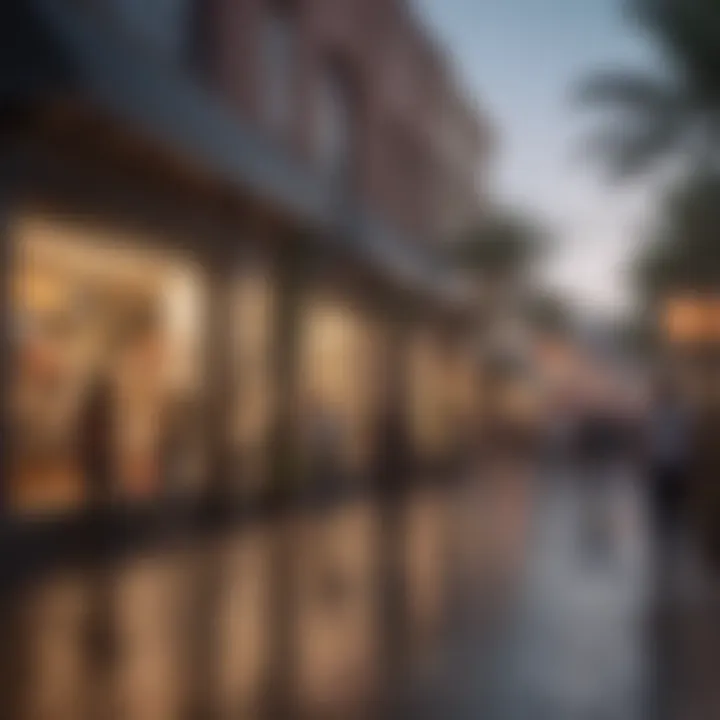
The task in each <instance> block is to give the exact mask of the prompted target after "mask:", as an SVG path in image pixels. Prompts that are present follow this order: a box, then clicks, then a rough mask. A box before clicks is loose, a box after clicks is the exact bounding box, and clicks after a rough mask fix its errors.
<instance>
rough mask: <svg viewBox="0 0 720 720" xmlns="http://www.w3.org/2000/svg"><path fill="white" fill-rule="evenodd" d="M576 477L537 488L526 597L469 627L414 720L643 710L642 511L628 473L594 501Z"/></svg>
mask: <svg viewBox="0 0 720 720" xmlns="http://www.w3.org/2000/svg"><path fill="white" fill-rule="evenodd" d="M580 487H581V486H580V485H579V483H578V482H577V479H575V478H570V477H566V478H553V479H552V480H549V481H546V482H545V484H542V483H539V484H538V490H537V496H536V499H535V504H534V510H533V527H532V530H531V533H530V536H529V538H528V547H527V554H526V562H525V570H524V573H523V578H522V582H521V584H520V587H519V590H518V592H517V593H516V595H515V596H514V598H512V599H511V600H510V601H509V602H508V604H507V607H506V611H507V612H506V614H505V621H504V623H502V624H501V625H497V626H496V627H495V628H494V629H493V632H491V633H489V634H488V631H487V628H480V627H478V628H474V629H473V628H468V627H465V628H463V629H462V631H461V632H460V633H458V637H457V638H455V640H454V641H453V643H452V650H451V652H450V653H449V654H448V656H447V659H446V664H445V666H444V668H445V670H444V673H443V674H442V676H439V677H438V681H437V682H436V683H435V685H433V686H432V687H427V686H426V687H425V688H424V689H423V690H422V691H418V693H417V695H416V697H415V698H414V701H413V702H412V703H411V704H410V707H409V708H408V710H407V716H408V717H412V718H418V719H419V718H443V719H446V718H449V719H450V720H465V719H466V718H467V719H468V720H470V719H471V718H480V717H481V718H484V719H485V718H487V719H490V720H494V719H495V718H497V720H545V719H547V720H566V719H567V720H584V719H585V718H587V719H588V720H639V719H640V718H644V717H645V711H646V708H647V707H648V703H647V700H648V695H647V692H648V665H649V664H648V656H647V644H646V642H645V634H644V628H645V623H644V619H645V617H646V610H647V607H648V600H649V596H648V592H647V589H648V579H649V578H648V569H649V553H648V543H647V533H646V530H645V527H646V525H645V521H644V518H643V512H642V503H641V501H640V498H639V496H638V493H637V490H636V489H635V487H634V485H633V483H632V482H631V481H630V479H629V478H623V477H622V474H621V473H618V476H617V477H616V478H614V479H613V481H612V482H611V483H610V484H609V485H608V487H607V488H606V491H605V492H603V493H602V494H601V495H600V496H598V497H595V498H592V502H593V507H594V508H595V509H596V510H597V511H598V513H601V515H599V516H598V517H601V519H602V520H603V521H604V522H603V523H602V524H603V525H605V526H606V529H607V530H608V532H607V540H608V543H607V545H605V544H604V542H603V537H602V535H601V534H600V533H598V536H597V538H593V536H592V534H589V533H588V532H587V528H588V527H589V526H591V523H590V522H589V519H590V520H591V519H592V517H593V516H592V515H591V514H589V513H588V510H587V508H588V506H587V503H586V502H585V500H586V496H585V495H584V494H583V492H581V491H580V490H579V488H580Z"/></svg>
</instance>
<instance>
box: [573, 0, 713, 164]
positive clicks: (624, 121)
mask: <svg viewBox="0 0 720 720" xmlns="http://www.w3.org/2000/svg"><path fill="white" fill-rule="evenodd" d="M628 8H629V11H630V16H631V18H632V19H633V21H634V22H635V23H636V24H637V26H638V27H639V28H640V30H641V31H643V32H644V33H645V34H646V35H648V36H649V37H650V39H651V40H652V41H654V44H655V46H656V48H657V49H658V50H659V52H660V55H661V57H662V58H663V61H664V62H663V64H662V65H661V66H659V67H658V68H657V70H656V71H655V72H654V73H652V72H641V71H635V70H626V71H622V70H621V71H617V72H602V73H598V74H596V75H594V76H592V77H590V78H589V79H587V80H586V81H585V82H584V83H583V84H582V85H581V86H580V88H578V91H577V95H576V97H577V100H578V101H579V102H580V103H581V104H582V105H584V106H586V107H592V108H605V109H607V110H609V111H610V112H611V116H610V118H609V120H608V122H607V123H606V124H605V125H604V126H603V128H602V130H601V131H600V132H599V133H598V134H597V135H596V136H595V137H594V138H593V139H592V140H591V143H590V145H591V149H592V150H593V152H594V153H596V154H598V155H599V156H601V158H602V160H603V161H604V162H605V163H606V165H607V166H608V167H609V168H610V169H611V171H613V172H614V173H615V174H617V175H618V176H620V177H623V176H628V175H636V174H639V173H642V172H645V171H647V170H650V169H651V168H653V167H654V166H655V165H656V163H657V162H658V161H661V160H665V159H673V160H676V161H680V162H682V163H683V164H685V165H686V166H688V167H691V168H711V169H712V168H717V167H718V166H719V165H720V152H719V149H720V142H719V141H720V0H629V2H628Z"/></svg>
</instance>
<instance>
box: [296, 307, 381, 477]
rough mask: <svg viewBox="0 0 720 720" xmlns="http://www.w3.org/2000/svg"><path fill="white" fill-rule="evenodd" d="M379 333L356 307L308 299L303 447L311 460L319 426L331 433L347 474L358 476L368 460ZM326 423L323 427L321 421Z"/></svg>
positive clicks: (303, 348) (304, 337)
mask: <svg viewBox="0 0 720 720" xmlns="http://www.w3.org/2000/svg"><path fill="white" fill-rule="evenodd" d="M376 335H377V329H376V328H375V327H374V325H373V324H372V323H371V322H370V321H369V320H367V319H366V318H365V317H363V315H362V314H361V313H360V311H359V310H358V309H357V308H354V307H352V306H350V305H349V304H345V303H342V302H339V301H337V300H336V299H334V298H330V297H314V298H311V299H310V300H309V302H308V304H307V309H306V310H305V314H304V318H303V323H302V333H301V353H300V358H301V361H300V373H301V375H300V377H301V382H300V385H301V398H300V401H301V416H302V419H303V426H302V428H301V433H302V434H303V436H304V437H303V440H304V442H303V448H304V451H305V452H304V454H305V456H306V459H307V460H308V461H310V455H312V452H313V450H312V446H313V444H314V440H316V439H317V438H316V435H317V434H318V433H316V432H314V430H315V429H316V428H317V427H318V426H319V425H322V426H324V427H327V428H328V430H329V431H331V432H332V435H333V441H332V443H330V444H331V445H332V446H334V447H336V448H337V455H338V457H337V458H336V460H337V461H338V464H339V466H340V469H341V470H342V471H343V472H345V473H362V472H364V471H365V470H367V469H368V468H369V463H370V462H371V459H372V444H373V439H374V438H373V422H374V419H375V414H376V405H377V397H376V392H375V390H376V387H375V380H376V379H377V376H378V370H377V363H378V361H379V357H378V355H377V352H376V349H377V342H376V340H375V338H376ZM324 420H327V422H324Z"/></svg>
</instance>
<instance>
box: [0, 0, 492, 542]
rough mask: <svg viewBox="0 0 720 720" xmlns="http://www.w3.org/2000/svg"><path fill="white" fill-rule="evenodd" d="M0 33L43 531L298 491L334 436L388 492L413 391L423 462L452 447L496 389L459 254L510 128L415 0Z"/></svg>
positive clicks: (15, 251) (14, 457) (6, 11)
mask: <svg viewBox="0 0 720 720" xmlns="http://www.w3.org/2000/svg"><path fill="white" fill-rule="evenodd" d="M0 28H2V29H1V30H0V40H1V41H2V42H1V43H0V44H1V45H2V47H3V52H2V63H3V67H4V69H6V70H7V72H5V73H4V74H3V82H2V87H0V93H1V95H2V98H3V114H2V118H3V120H2V121H3V125H4V132H3V144H4V157H5V158H6V160H5V162H4V166H3V171H2V176H3V180H4V181H3V185H2V207H3V221H4V222H3V235H2V239H3V252H4V258H5V260H6V262H4V263H3V268H4V269H5V270H4V273H3V287H4V290H5V293H4V294H5V297H6V299H7V303H6V306H5V313H4V316H3V317H4V320H3V322H4V328H3V330H4V331H3V333H2V335H3V340H4V342H5V351H4V353H3V357H4V358H5V363H4V369H5V374H4V384H3V394H4V399H5V403H4V404H5V407H6V408H7V412H6V413H5V416H4V422H5V427H4V430H5V431H4V432H3V433H2V438H3V440H2V443H3V447H2V457H3V462H4V463H5V468H4V470H5V472H3V477H4V478H5V481H4V483H3V488H2V490H3V506H4V508H5V509H6V510H7V514H8V515H9V516H10V517H12V518H19V519H20V520H21V522H20V523H19V525H20V526H22V527H21V529H23V528H24V527H25V524H24V520H25V519H27V518H33V519H37V518H40V519H50V520H52V521H54V520H56V519H58V518H60V519H61V520H62V521H63V522H65V521H66V520H67V518H68V517H69V518H71V519H72V518H76V517H81V516H85V515H88V514H90V515H93V514H96V513H97V511H98V508H102V509H103V511H106V510H107V511H109V512H110V514H111V515H113V514H115V513H116V512H122V513H130V514H131V515H132V516H133V517H135V516H141V517H146V514H147V510H148V508H166V507H167V506H168V504H173V503H180V504H183V505H190V506H195V505H197V504H198V503H199V502H200V499H201V498H207V497H210V496H212V498H213V500H214V502H216V504H217V505H218V506H221V507H223V508H228V507H234V506H235V505H238V504H240V505H242V504H243V503H246V502H247V501H248V500H256V499H258V498H261V497H265V496H267V495H277V490H278V485H279V484H282V483H291V484H297V483H302V482H306V480H303V479H302V477H305V478H307V476H311V475H313V470H312V468H313V459H314V458H313V453H314V452H315V451H317V452H319V450H318V447H317V446H318V445H322V443H323V442H324V441H323V439H322V438H323V432H324V430H323V428H327V427H330V428H331V429H332V442H330V443H329V445H330V446H331V447H332V452H333V454H334V457H333V458H332V462H331V463H330V462H329V461H328V462H326V463H325V465H329V464H330V465H332V466H333V467H335V468H336V472H335V476H334V478H333V479H332V482H331V484H343V485H352V486H363V485H367V484H368V483H372V476H373V475H374V473H375V469H376V456H377V447H378V437H377V435H378V427H379V422H380V419H381V418H382V416H383V414H384V413H386V412H387V411H388V406H389V405H391V404H394V405H395V406H397V407H400V409H401V415H402V416H403V418H404V423H405V425H406V427H407V433H408V436H409V442H410V445H411V447H412V450H411V454H412V456H413V458H414V461H415V464H416V465H417V466H418V467H427V468H435V467H439V466H440V465H443V464H445V463H446V462H447V461H448V460H449V458H450V457H451V456H452V455H453V453H454V452H455V451H456V450H457V446H458V438H459V436H460V435H462V434H465V435H467V432H468V431H467V428H468V427H470V423H471V422H472V420H473V418H474V416H475V413H476V412H477V404H478V386H477V378H476V374H475V368H474V358H473V354H472V343H471V342H469V337H470V336H469V333H468V332H467V330H468V323H469V322H471V319H472V308H471V298H469V297H468V296H467V295H465V294H464V293H463V292H462V291H461V288H460V286H459V285H458V284H457V283H456V282H455V279H454V277H453V276H452V275H451V274H448V272H447V271H446V270H444V269H443V263H441V262H440V252H439V251H440V247H441V244H442V240H443V238H444V237H446V236H447V234H448V233H451V232H454V231H455V230H456V229H457V228H459V227H461V226H462V225H463V224H464V223H465V222H466V218H469V217H471V216H475V215H476V214H477V212H478V205H479V203H480V198H481V196H482V192H481V191H482V176H481V175H480V178H479V175H478V173H479V172H481V170H482V167H483V162H484V159H485V158H486V157H487V154H488V151H489V134H488V131H487V127H486V125H485V123H484V121H483V119H482V118H481V117H480V116H479V114H478V113H477V111H476V110H475V108H474V107H473V105H472V103H471V102H470V101H469V100H467V99H466V98H465V97H464V96H463V94H462V92H460V91H459V90H458V85H457V79H456V78H455V77H454V74H453V71H452V68H451V67H450V64H449V62H448V60H447V58H446V57H445V55H444V53H443V51H442V49H440V48H439V47H438V46H437V44H436V42H435V40H434V39H433V38H432V37H431V36H430V35H429V34H428V32H427V30H426V29H425V28H424V27H423V25H422V24H421V23H420V22H419V21H418V19H417V18H416V17H415V16H414V14H413V12H412V10H411V8H409V7H408V5H407V4H406V3H403V2H387V1H382V2H381V1H380V0H373V1H372V2H370V1H368V0H344V1H343V2H332V3H328V2H321V1H320V0H302V1H300V0H297V1H296V2H276V1H273V0H212V2H210V1H204V2H197V3H191V2H189V1H186V2H181V1H180V0H177V2H163V3H158V4H150V6H148V4H147V3H144V2H131V1H130V0H122V1H121V0H105V1H98V2H71V1H70V0H68V1H67V2H51V1H49V0H30V1H29V2H26V3H22V4H14V3H11V4H5V6H4V7H3V9H2V10H1V11H0ZM326 439H327V438H326ZM316 454H317V453H316ZM288 475H293V476H302V477H293V478H292V479H291V480H288V479H287V476H288ZM163 512H164V511H163ZM23 531H24V530H23Z"/></svg>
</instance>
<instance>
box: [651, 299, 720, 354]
mask: <svg viewBox="0 0 720 720" xmlns="http://www.w3.org/2000/svg"><path fill="white" fill-rule="evenodd" d="M664 329H665V334H666V336H667V338H668V339H669V340H670V341H671V342H673V343H690V342H693V343H694V342H708V341H711V340H714V339H720V300H718V299H716V298H701V297H679V298H672V299H670V300H668V301H667V302H666V304H665V310H664Z"/></svg>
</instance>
